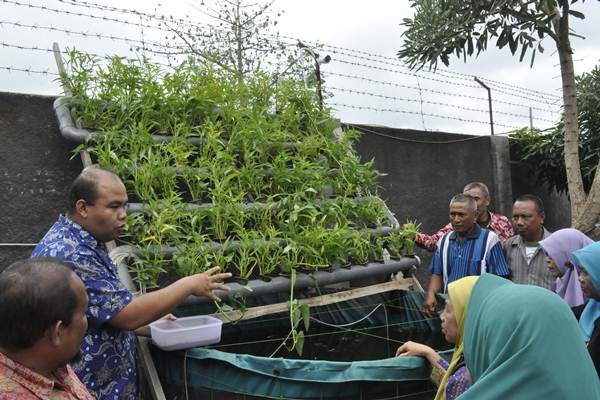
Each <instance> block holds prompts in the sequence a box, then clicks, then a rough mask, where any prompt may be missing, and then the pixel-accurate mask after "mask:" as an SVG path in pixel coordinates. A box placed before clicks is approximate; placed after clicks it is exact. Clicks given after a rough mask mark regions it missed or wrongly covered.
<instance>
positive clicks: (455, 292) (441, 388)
mask: <svg viewBox="0 0 600 400" xmlns="http://www.w3.org/2000/svg"><path fill="white" fill-rule="evenodd" d="M478 278H479V277H478V276H468V277H466V278H462V279H459V280H456V281H454V282H452V283H450V284H449V285H448V300H447V301H446V308H444V311H443V312H442V314H440V319H441V321H442V333H443V334H444V336H445V337H446V340H447V341H448V342H449V343H453V344H454V354H453V355H452V361H451V362H450V364H448V363H447V362H446V361H445V360H444V359H443V358H441V357H440V356H439V354H438V353H437V352H436V351H435V350H434V349H432V348H431V347H429V346H426V345H424V344H420V343H415V342H406V343H404V344H403V345H402V346H400V347H399V348H398V350H397V351H396V356H399V357H403V356H416V357H425V358H426V359H427V360H428V361H429V362H430V363H431V366H432V372H431V379H432V380H433V381H434V382H435V383H436V384H438V391H437V394H436V396H435V400H443V399H445V400H454V399H456V398H457V397H458V396H460V395H461V394H462V393H463V392H464V391H466V390H467V389H468V388H469V386H470V385H471V378H470V376H469V371H468V370H467V367H466V366H465V363H464V360H463V331H464V330H463V329H464V322H465V317H466V315H467V306H468V304H469V298H470V297H471V291H472V290H473V286H475V283H476V282H477V279H478Z"/></svg>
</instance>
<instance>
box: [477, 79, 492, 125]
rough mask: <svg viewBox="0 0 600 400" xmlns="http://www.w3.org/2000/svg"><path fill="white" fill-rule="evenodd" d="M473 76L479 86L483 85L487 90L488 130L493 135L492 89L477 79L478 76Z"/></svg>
mask: <svg viewBox="0 0 600 400" xmlns="http://www.w3.org/2000/svg"><path fill="white" fill-rule="evenodd" d="M474 78H475V82H477V83H479V84H480V85H481V86H483V87H484V88H485V89H486V90H487V92H488V104H489V106H488V107H489V110H490V130H491V132H492V136H494V115H493V113H492V91H491V90H490V88H489V86H488V85H486V84H485V83H483V82H482V81H481V80H479V78H477V77H476V76H475V77H474Z"/></svg>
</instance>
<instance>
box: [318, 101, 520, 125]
mask: <svg viewBox="0 0 600 400" xmlns="http://www.w3.org/2000/svg"><path fill="white" fill-rule="evenodd" d="M327 105H328V106H333V107H343V108H352V109H356V110H370V111H377V112H391V113H399V114H413V115H426V116H428V117H434V118H441V119H449V120H455V121H460V122H468V123H473V124H482V125H489V124H490V122H489V121H480V120H474V119H466V118H461V117H452V116H450V115H442V114H432V113H420V112H418V111H408V110H400V109H396V108H379V107H371V106H357V105H352V104H344V103H336V102H329V101H327ZM494 126H502V127H504V128H509V129H518V127H516V126H513V125H505V124H500V123H496V122H494Z"/></svg>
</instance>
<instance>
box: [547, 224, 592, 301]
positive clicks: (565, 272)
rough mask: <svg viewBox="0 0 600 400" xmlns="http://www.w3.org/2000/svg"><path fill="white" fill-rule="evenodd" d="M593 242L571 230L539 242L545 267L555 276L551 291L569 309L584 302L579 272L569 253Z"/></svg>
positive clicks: (560, 231)
mask: <svg viewBox="0 0 600 400" xmlns="http://www.w3.org/2000/svg"><path fill="white" fill-rule="evenodd" d="M593 242H594V241H593V240H592V239H590V238H589V237H587V236H586V235H584V234H583V233H581V232H579V231H578V230H577V229H572V228H567V229H561V230H558V231H556V232H554V233H553V234H552V235H550V236H549V237H547V238H546V239H544V240H542V241H541V242H540V246H541V247H542V249H543V250H544V252H545V253H546V265H547V266H548V268H549V269H550V271H551V272H552V273H553V274H554V275H556V282H555V283H554V284H553V285H552V290H553V291H554V292H555V293H557V294H558V295H559V296H560V297H562V298H563V299H565V301H566V302H567V303H568V304H569V306H571V307H576V306H579V305H581V304H583V303H584V302H585V298H584V297H583V292H582V291H581V285H580V284H579V271H578V270H577V267H576V266H575V263H574V262H573V258H572V256H571V253H572V252H574V251H575V250H579V249H581V248H583V247H585V246H587V245H588V244H590V243H593Z"/></svg>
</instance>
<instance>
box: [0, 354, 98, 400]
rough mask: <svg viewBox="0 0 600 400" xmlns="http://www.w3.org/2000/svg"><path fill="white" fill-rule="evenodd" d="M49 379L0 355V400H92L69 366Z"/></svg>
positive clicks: (60, 369) (57, 371)
mask: <svg viewBox="0 0 600 400" xmlns="http://www.w3.org/2000/svg"><path fill="white" fill-rule="evenodd" d="M53 375H54V379H48V378H46V377H45V376H43V375H40V374H38V373H37V372H35V371H32V370H30V369H29V368H27V367H25V366H23V365H21V364H19V363H18V362H15V361H13V360H11V359H10V358H8V357H7V356H6V355H5V354H3V353H0V400H37V399H44V400H94V397H93V396H92V395H91V394H90V393H89V392H88V391H87V390H86V388H85V386H83V383H81V382H80V381H79V379H77V375H75V373H74V372H73V370H72V369H71V367H70V366H68V365H66V366H64V367H62V368H58V369H57V370H55V371H54V372H53Z"/></svg>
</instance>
